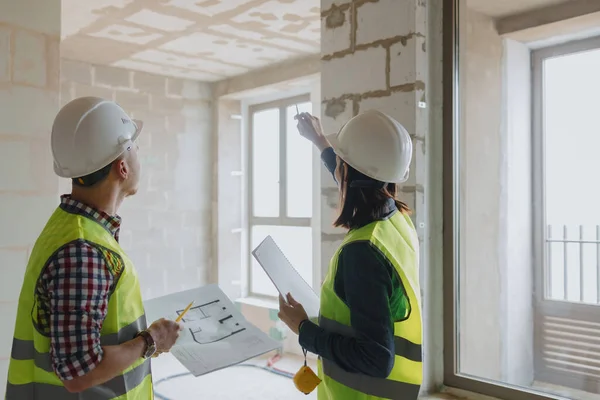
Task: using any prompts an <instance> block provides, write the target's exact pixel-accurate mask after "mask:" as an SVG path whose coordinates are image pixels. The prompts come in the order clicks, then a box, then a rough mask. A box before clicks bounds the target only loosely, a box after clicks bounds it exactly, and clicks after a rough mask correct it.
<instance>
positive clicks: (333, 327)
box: [319, 316, 423, 400]
mask: <svg viewBox="0 0 600 400" xmlns="http://www.w3.org/2000/svg"><path fill="white" fill-rule="evenodd" d="M319 326H320V327H322V328H324V329H326V330H328V331H330V332H335V333H339V334H342V335H344V336H349V337H356V336H357V334H356V331H355V330H354V328H352V327H351V326H347V325H343V324H340V323H339V322H337V321H334V320H331V319H328V318H325V317H323V316H319ZM394 345H395V353H396V356H400V357H404V358H407V359H409V360H411V361H417V362H421V361H422V360H423V352H422V346H421V345H420V344H415V343H412V342H410V341H409V340H408V339H405V338H403V337H399V336H394ZM321 364H322V365H323V372H324V373H325V374H326V375H327V376H329V377H330V378H332V379H334V380H336V381H337V382H339V383H341V384H343V385H345V386H348V387H349V388H352V389H354V390H358V391H359V392H362V393H367V394H370V395H372V396H377V397H381V398H385V399H395V400H396V399H397V400H405V399H406V400H414V399H416V398H417V397H418V395H419V389H420V386H419V385H413V384H410V383H405V382H399V381H392V380H389V379H383V378H375V377H372V376H367V375H363V374H356V373H352V372H347V371H344V370H343V369H342V368H340V367H339V366H338V365H337V364H335V363H334V362H331V361H329V360H326V359H323V358H321Z"/></svg>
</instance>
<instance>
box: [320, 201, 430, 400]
mask: <svg viewBox="0 0 600 400" xmlns="http://www.w3.org/2000/svg"><path fill="white" fill-rule="evenodd" d="M359 241H364V242H371V243H372V244H373V245H374V246H375V248H376V249H378V250H379V251H380V252H381V254H382V255H384V256H385V257H386V258H387V259H388V260H389V261H390V262H391V264H392V265H393V266H394V268H395V269H396V271H397V272H398V275H399V276H400V279H401V281H402V284H403V285H404V289H405V291H406V295H407V297H408V300H409V302H410V313H409V315H408V317H407V318H406V319H405V320H403V321H397V322H394V344H395V352H396V356H395V359H394V367H393V369H392V372H391V373H390V375H389V376H388V377H387V378H386V379H383V378H374V377H370V376H367V375H363V374H359V373H350V372H346V371H345V370H343V369H342V368H340V367H339V366H338V365H336V364H335V363H333V362H331V361H329V360H326V359H322V358H320V359H319V362H318V366H319V376H320V378H321V379H322V380H323V382H322V383H321V384H320V385H319V388H318V398H319V400H376V399H393V400H416V399H417V397H418V395H419V389H420V387H421V383H422V381H423V365H422V349H421V344H422V321H421V304H420V303H421V302H420V289H419V241H418V238H417V233H416V231H415V228H414V225H413V223H412V221H411V220H410V218H409V217H408V216H407V215H406V214H402V213H400V212H398V213H396V214H394V215H393V216H392V217H391V218H389V219H387V220H385V221H376V222H373V223H371V224H369V225H366V226H364V227H362V228H359V229H356V230H352V231H350V232H349V233H348V235H346V237H345V239H344V241H343V243H342V245H341V246H340V248H339V249H338V250H337V252H336V254H335V255H334V256H333V258H332V259H331V263H330V265H329V271H328V273H327V277H326V278H325V281H324V282H323V285H322V287H321V310H320V316H319V325H320V326H321V327H323V328H325V329H327V330H328V331H331V332H336V333H339V334H342V335H346V336H356V332H355V331H354V329H353V328H352V326H351V323H350V309H349V308H348V306H347V305H346V304H345V303H344V302H343V301H342V300H341V299H340V298H339V297H338V295H337V294H336V293H335V291H334V282H335V276H336V273H337V267H338V258H339V255H340V252H341V250H342V248H343V247H344V246H345V245H347V244H348V243H351V242H359Z"/></svg>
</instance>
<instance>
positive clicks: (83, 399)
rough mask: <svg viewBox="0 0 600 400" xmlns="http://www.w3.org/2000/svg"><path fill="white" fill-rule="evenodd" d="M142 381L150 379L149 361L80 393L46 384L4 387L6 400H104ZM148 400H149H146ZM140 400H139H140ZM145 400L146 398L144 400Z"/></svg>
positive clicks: (121, 394)
mask: <svg viewBox="0 0 600 400" xmlns="http://www.w3.org/2000/svg"><path fill="white" fill-rule="evenodd" d="M144 379H148V380H149V379H150V360H146V361H145V362H144V363H143V364H140V365H138V366H137V367H135V368H134V369H132V370H130V371H128V372H126V373H125V374H123V375H120V376H117V377H115V378H113V379H111V380H110V381H108V382H106V383H104V384H102V385H98V386H95V387H93V388H90V389H88V390H85V391H83V392H81V393H70V392H68V391H67V389H65V387H64V386H57V385H49V384H47V383H38V382H34V383H26V384H24V385H13V384H11V383H10V382H9V383H8V384H7V387H6V400H28V399H48V400H55V399H56V400H59V399H60V400H106V399H114V398H117V397H119V396H123V395H124V394H126V393H127V392H129V391H130V390H131V389H133V388H135V387H138V386H139V385H141V384H142V382H143V381H144ZM148 399H149V398H148ZM140 400H141V399H140ZM144 400H146V398H144Z"/></svg>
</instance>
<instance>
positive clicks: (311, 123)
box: [294, 113, 329, 151]
mask: <svg viewBox="0 0 600 400" xmlns="http://www.w3.org/2000/svg"><path fill="white" fill-rule="evenodd" d="M294 119H295V120H297V121H298V125H297V127H298V132H300V135H301V136H302V137H304V138H306V139H308V140H310V141H311V142H312V143H313V144H314V145H315V146H317V147H318V148H319V150H320V151H323V150H325V149H326V148H327V147H329V143H328V142H327V139H325V135H323V128H322V127H321V122H320V121H319V118H317V117H315V116H313V115H310V114H309V113H300V114H298V115H296V116H295V117H294Z"/></svg>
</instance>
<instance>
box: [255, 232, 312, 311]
mask: <svg viewBox="0 0 600 400" xmlns="http://www.w3.org/2000/svg"><path fill="white" fill-rule="evenodd" d="M252 255H253V256H254V258H256V261H258V263H259V264H260V266H261V267H262V268H263V269H264V270H265V272H266V273H267V275H268V276H269V278H270V279H271V281H272V282H273V284H274V285H275V287H276V288H277V291H278V292H279V294H281V295H282V296H283V298H286V295H287V294H288V293H291V294H292V297H294V299H296V301H297V302H298V303H300V304H302V306H303V307H304V310H305V311H306V313H307V314H308V317H309V318H311V319H314V318H317V317H318V316H319V306H320V300H319V296H317V294H316V293H315V291H314V290H313V289H312V288H311V287H310V285H309V284H308V283H306V281H305V280H304V279H302V276H300V274H299V273H298V271H297V270H296V268H294V266H293V265H292V264H291V263H290V262H289V260H288V259H287V257H286V256H285V254H283V252H282V251H281V249H280V248H279V246H277V244H276V243H275V241H274V240H273V238H272V237H271V236H267V237H266V238H265V240H263V241H262V243H261V244H259V245H258V246H257V247H256V249H254V251H253V252H252Z"/></svg>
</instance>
